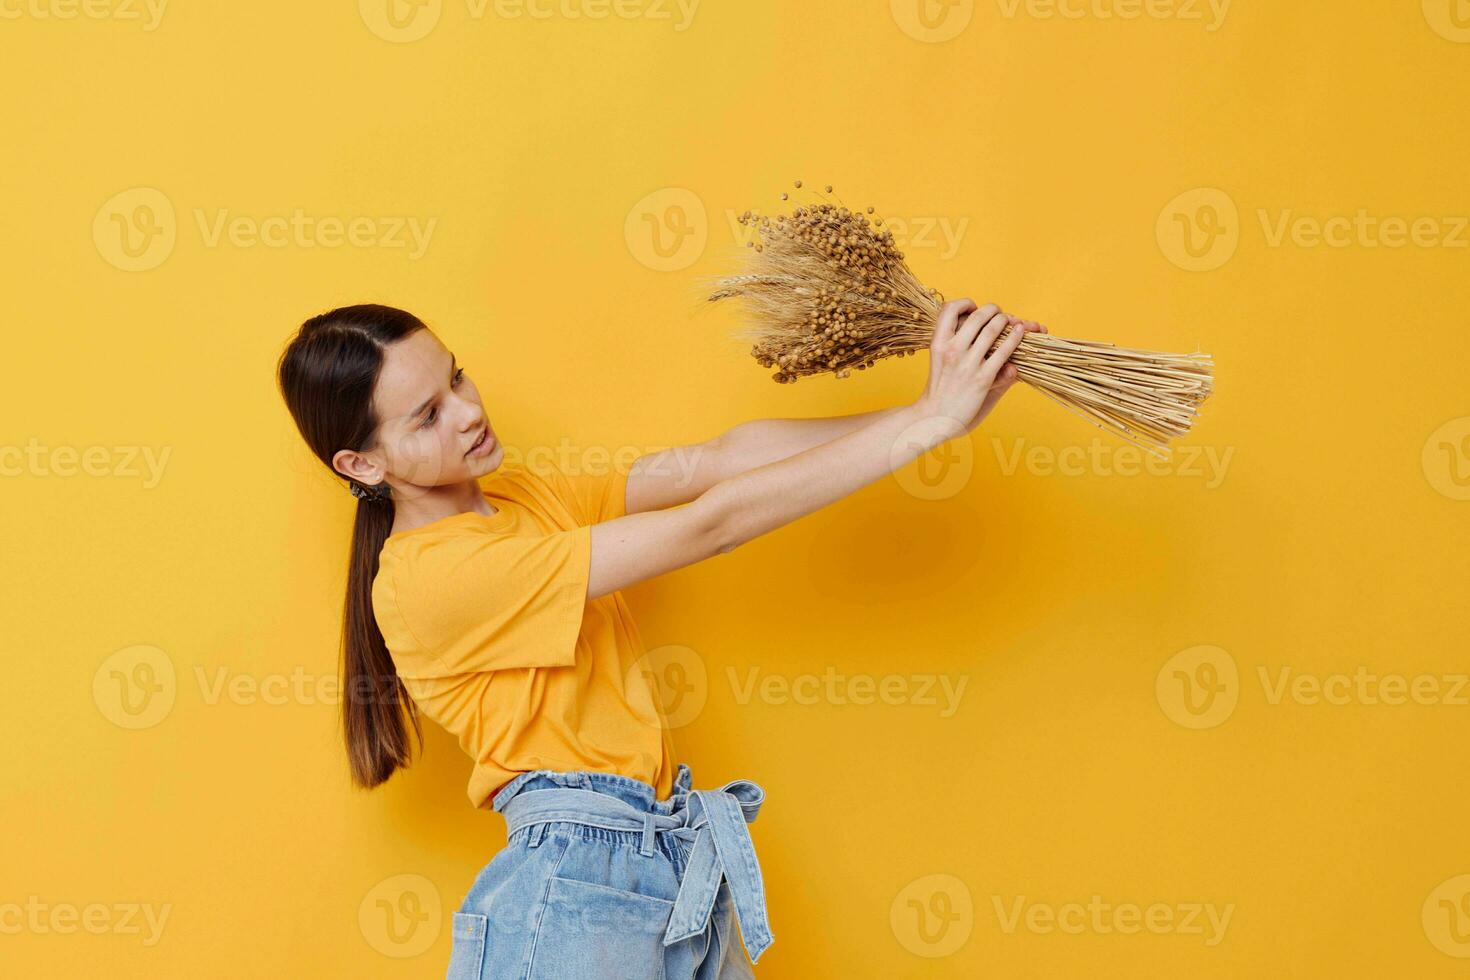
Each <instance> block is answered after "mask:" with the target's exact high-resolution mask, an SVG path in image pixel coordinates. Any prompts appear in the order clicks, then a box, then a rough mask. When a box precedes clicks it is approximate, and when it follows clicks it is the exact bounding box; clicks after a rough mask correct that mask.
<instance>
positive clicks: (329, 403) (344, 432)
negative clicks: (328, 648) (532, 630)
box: [277, 304, 425, 788]
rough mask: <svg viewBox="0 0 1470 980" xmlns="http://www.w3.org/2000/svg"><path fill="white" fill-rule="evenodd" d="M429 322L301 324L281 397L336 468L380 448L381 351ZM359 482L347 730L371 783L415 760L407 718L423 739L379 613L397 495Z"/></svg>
mask: <svg viewBox="0 0 1470 980" xmlns="http://www.w3.org/2000/svg"><path fill="white" fill-rule="evenodd" d="M424 328H425V325H424V323H423V322H422V321H421V320H419V318H418V317H416V316H414V315H413V314H411V313H407V312H405V311H403V310H400V309H395V308H394V307H391V306H379V305H377V304H365V305H361V306H344V307H341V308H340V309H336V310H331V311H330V312H327V313H323V314H321V315H320V316H314V317H312V318H311V319H310V320H307V321H306V322H305V323H303V324H302V325H301V329H300V331H299V332H298V333H297V334H296V336H295V337H294V338H293V339H292V340H291V343H290V344H289V345H288V346H287V347H286V349H285V351H284V352H283V353H282V354H281V359H280V363H279V364H278V365H277V383H278V385H279V386H280V389H281V395H282V397H284V398H285V399H286V406H287V407H288V408H289V409H290V412H291V417H292V418H293V419H295V420H296V428H297V429H298V430H299V431H300V432H301V437H302V438H303V439H305V440H306V444H307V445H308V446H309V447H311V451H312V452H313V453H314V454H315V455H316V457H317V458H318V459H320V460H321V461H322V462H323V463H324V464H325V465H326V467H327V468H328V469H330V470H332V472H333V473H336V472H337V470H336V469H335V468H334V467H333V466H332V457H333V456H334V455H336V454H337V453H338V452H340V451H341V450H343V449H351V450H353V451H356V452H367V451H369V450H371V449H373V448H375V445H376V433H377V429H378V424H379V421H380V420H379V419H378V418H377V415H376V413H375V412H374V410H373V403H372V400H373V390H374V388H375V387H376V385H377V380H378V373H379V372H380V371H381V370H382V366H383V351H384V348H386V347H387V346H388V345H390V344H394V343H397V342H398V341H400V340H402V339H404V338H405V337H407V336H408V335H410V334H412V333H413V332H414V331H416V330H422V329H424ZM338 475H340V474H338ZM353 488H354V493H355V494H362V495H361V496H359V497H358V500H357V517H356V520H355V521H354V522H353V525H352V552H351V554H350V555H349V556H348V561H347V601H346V604H345V608H344V610H343V618H342V667H341V669H342V674H341V677H342V732H343V737H344V740H345V742H346V745H347V758H348V762H349V763H350V765H351V769H352V780H353V782H354V783H356V784H357V785H359V786H362V787H366V788H371V787H373V786H377V785H378V784H380V783H382V782H384V781H386V780H387V779H388V777H389V776H391V775H393V773H394V772H395V771H397V770H398V769H399V768H400V767H403V766H407V765H408V762H409V757H410V743H409V735H408V722H410V721H411V722H412V723H413V728H414V732H415V733H416V734H417V735H418V737H419V741H420V744H422V741H423V731H422V729H420V727H419V717H418V711H417V709H416V708H415V706H414V704H413V701H412V700H411V699H410V698H409V697H408V692H407V690H405V688H404V686H403V681H402V679H400V678H399V676H398V671H397V669H396V668H395V667H394V665H393V657H392V655H391V654H390V653H389V652H388V646H387V644H386V643H384V642H383V633H382V631H381V630H379V629H378V621H377V619H376V618H375V617H374V615H373V602H372V587H373V577H374V576H375V575H377V573H378V553H379V552H380V551H381V550H382V548H383V542H384V541H386V540H387V538H388V532H389V531H390V530H391V529H392V527H393V501H392V499H391V498H390V497H388V496H387V495H386V492H387V490H388V486H387V484H386V483H385V484H383V485H381V486H379V487H370V488H361V487H359V486H358V485H357V484H355V483H354V484H353ZM372 491H377V492H376V493H373V492H372Z"/></svg>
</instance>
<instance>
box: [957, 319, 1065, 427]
mask: <svg viewBox="0 0 1470 980" xmlns="http://www.w3.org/2000/svg"><path fill="white" fill-rule="evenodd" d="M1006 315H1007V316H1008V317H1009V318H1010V323H1011V326H1012V327H1020V328H1021V329H1022V330H1025V331H1026V332H1027V333H1046V325H1045V324H1042V323H1037V322H1036V321H1035V320H1023V319H1021V318H1020V317H1017V316H1010V314H1006ZM1008 329H1009V328H1008ZM1001 336H1005V334H1002V335H1001ZM1016 378H1017V372H1016V365H1014V364H1011V363H1007V364H1006V365H1005V367H1003V368H1001V369H1000V376H999V377H997V378H996V379H995V383H994V384H992V385H991V386H990V392H989V394H987V395H986V396H985V401H983V402H981V403H980V411H978V412H976V413H975V418H974V420H973V421H971V422H970V424H969V425H967V426H965V432H966V433H967V434H968V433H970V432H973V431H975V427H976V426H977V425H979V424H980V423H981V422H983V421H984V420H985V417H986V416H987V415H989V414H990V412H991V410H992V409H993V408H995V406H996V403H997V402H999V401H1000V399H1001V396H1002V395H1004V394H1005V393H1006V392H1007V391H1009V390H1010V389H1011V385H1013V384H1015V383H1016Z"/></svg>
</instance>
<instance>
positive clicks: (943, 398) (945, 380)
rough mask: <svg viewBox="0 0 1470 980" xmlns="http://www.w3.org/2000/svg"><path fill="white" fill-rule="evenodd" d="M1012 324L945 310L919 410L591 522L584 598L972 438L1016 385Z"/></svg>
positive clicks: (960, 306) (994, 314)
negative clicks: (689, 494) (655, 504)
mask: <svg viewBox="0 0 1470 980" xmlns="http://www.w3.org/2000/svg"><path fill="white" fill-rule="evenodd" d="M966 314H968V316H966ZM961 316H965V319H964V322H963V323H961V322H960V317H961ZM1009 323H1010V318H1009V317H1007V316H1006V315H1005V314H1003V313H1000V312H999V311H998V310H997V309H996V307H995V306H994V305H992V304H987V305H985V306H983V307H977V306H976V305H975V304H974V303H973V302H971V301H970V300H955V301H953V302H950V303H947V304H945V306H944V309H943V310H942V311H941V312H940V316H939V320H938V323H937V324H936V326H935V331H934V339H933V341H932V342H931V343H930V347H929V352H930V356H929V382H928V385H927V388H926V390H925V392H924V394H923V395H921V396H920V397H919V398H918V399H917V400H916V401H915V402H914V403H913V404H911V405H905V406H902V407H900V408H898V409H895V410H894V411H891V412H885V413H880V414H879V415H878V417H877V418H876V420H873V421H869V422H867V423H866V424H864V425H861V426H859V427H858V428H855V429H853V430H852V431H850V432H847V433H845V434H843V435H840V436H838V437H837V438H835V439H832V440H831V441H830V442H825V443H822V444H820V445H816V446H811V447H809V448H807V449H804V450H802V451H800V452H798V453H796V454H795V455H793V456H790V457H787V458H786V459H782V460H777V461H775V462H770V463H765V464H763V465H760V466H757V467H755V468H754V469H751V470H748V471H746V472H744V473H740V474H737V475H735V476H732V477H729V478H728V479H724V480H720V481H718V482H717V483H715V485H714V486H713V487H711V488H710V489H709V490H707V491H705V492H703V493H701V494H700V495H699V496H698V497H697V498H696V499H695V500H694V501H692V502H691V503H690V504H689V506H687V507H674V508H670V509H666V510H658V511H654V512H651V513H630V514H626V515H624V516H622V517H619V518H616V519H614V520H610V521H604V522H602V523H600V524H594V525H592V532H591V535H592V556H591V568H590V570H589V573H588V583H587V596H588V598H589V599H594V598H597V597H598V596H602V595H607V594H608V593H609V592H614V591H616V590H618V589H621V588H624V587H626V586H629V585H633V584H635V583H637V582H641V581H644V580H645V579H649V578H652V577H654V576H655V575H661V574H663V573H665V572H669V571H673V570H674V569H676V568H683V567H685V566H686V565H691V564H693V563H695V562H698V561H702V560H704V559H706V558H710V557H713V556H715V555H719V554H726V553H728V552H730V551H733V550H734V549H735V548H737V547H738V546H739V545H741V544H742V543H744V542H746V541H749V540H750V539H752V538H754V537H758V536H759V535H762V534H765V533H766V532H768V531H771V530H774V529H775V528H778V527H781V526H783V525H786V524H789V523H791V522H792V521H794V520H796V519H797V518H799V517H802V516H804V515H806V514H810V513H811V512H813V511H815V510H818V509H820V508H821V507H825V506H826V505H828V504H830V503H832V502H834V501H836V500H839V499H841V498H842V497H845V496H847V495H848V494H850V493H852V492H854V491H855V490H858V489H859V488H861V487H864V486H867V485H868V484H870V483H872V482H874V481H875V480H877V479H879V478H880V477H882V476H883V475H885V474H887V473H891V472H892V471H894V470H896V469H898V468H899V467H902V466H905V465H907V464H908V463H910V462H912V461H913V460H914V459H916V458H918V457H919V456H920V455H922V454H923V453H925V452H927V451H929V450H930V449H933V448H935V447H936V446H939V445H942V444H943V443H945V442H947V441H948V440H949V439H952V438H955V437H956V436H957V435H960V434H962V433H964V432H968V431H969V429H970V427H971V423H972V422H973V421H974V420H975V418H976V416H977V415H979V414H982V412H984V411H986V410H987V409H986V407H985V406H987V405H993V404H994V400H993V399H990V398H989V395H990V394H991V393H992V390H993V389H994V388H995V387H996V386H998V385H1004V386H1007V387H1008V386H1009V385H1010V384H1011V383H1012V382H1014V380H1015V377H1016V369H1015V367H1014V366H1012V365H1009V364H1007V363H1006V361H1007V360H1008V359H1009V357H1010V356H1011V353H1012V352H1013V351H1014V350H1015V349H1016V347H1017V346H1018V345H1019V344H1020V342H1021V339H1022V338H1023V337H1024V335H1025V334H1026V332H1027V330H1028V329H1029V328H1021V329H1014V330H1011V331H1009V333H1006V334H1005V339H1004V340H1003V341H1001V343H1000V344H999V345H996V341H998V340H1001V337H1002V333H1003V332H1004V331H1005V330H1006V328H1007V326H1008V325H1009ZM992 346H994V347H995V349H994V351H992V350H991V348H992Z"/></svg>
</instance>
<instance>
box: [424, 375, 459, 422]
mask: <svg viewBox="0 0 1470 980" xmlns="http://www.w3.org/2000/svg"><path fill="white" fill-rule="evenodd" d="M463 380H464V368H460V369H459V370H458V371H455V372H454V379H453V380H451V381H450V382H449V386H450V387H451V388H458V387H459V383H460V382H461V381H463ZM438 417H439V410H438V409H437V408H431V409H429V414H428V415H427V416H425V418H424V420H423V422H421V423H420V424H419V428H420V429H427V428H428V427H429V426H431V425H433V424H434V420H435V419H437V418H438Z"/></svg>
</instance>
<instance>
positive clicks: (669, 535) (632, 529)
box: [587, 497, 729, 599]
mask: <svg viewBox="0 0 1470 980" xmlns="http://www.w3.org/2000/svg"><path fill="white" fill-rule="evenodd" d="M722 527H723V521H722V519H721V512H720V511H719V510H718V507H717V505H716V503H715V502H714V500H712V499H711V498H709V497H704V498H702V499H696V500H695V501H693V502H692V503H690V504H689V505H688V506H685V507H669V508H667V509H664V510H653V511H647V512H644V513H630V514H626V515H624V516H622V517H619V518H615V519H614V520H610V521H603V522H602V523H600V524H594V525H592V529H591V531H592V554H591V558H590V560H589V561H590V567H589V569H588V573H587V598H588V599H596V598H598V597H599V596H603V595H607V594H608V593H609V592H615V591H617V590H618V589H622V588H626V587H628V586H630V585H636V584H637V583H639V582H642V581H644V580H645V579H650V578H654V577H655V576H658V575H662V574H664V573H665V572H671V571H673V570H675V569H677V568H683V567H684V566H686V565H692V564H694V563H695V562H698V561H703V560H704V559H706V558H710V557H712V556H714V555H716V554H719V553H721V552H722V551H725V550H729V549H727V548H724V547H723V543H724V539H723V537H722V536H721V529H722Z"/></svg>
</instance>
